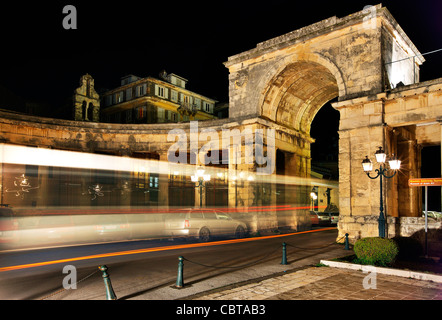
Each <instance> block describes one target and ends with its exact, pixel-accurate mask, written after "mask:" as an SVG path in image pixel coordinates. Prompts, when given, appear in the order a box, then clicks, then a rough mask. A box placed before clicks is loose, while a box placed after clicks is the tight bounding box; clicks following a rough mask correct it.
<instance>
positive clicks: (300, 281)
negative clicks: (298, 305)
mask: <svg viewBox="0 0 442 320" xmlns="http://www.w3.org/2000/svg"><path fill="white" fill-rule="evenodd" d="M368 275H369V274H368V273H363V272H361V271H356V270H345V269H338V268H333V267H307V268H305V269H303V270H299V271H295V272H292V273H288V274H285V275H282V276H276V277H273V278H270V279H266V280H263V281H259V282H255V283H250V284H246V285H242V286H239V287H236V288H235V287H233V288H229V289H227V290H219V291H218V290H215V291H214V292H211V293H210V292H209V293H206V294H202V295H199V296H194V297H193V299H195V300H442V284H441V283H435V282H431V281H423V280H416V279H408V278H403V277H397V276H389V275H383V274H377V275H376V280H375V282H373V280H371V281H367V280H366V281H365V283H368V285H366V286H369V287H371V288H367V289H365V288H364V278H365V277H367V276H368ZM372 279H373V278H372Z"/></svg>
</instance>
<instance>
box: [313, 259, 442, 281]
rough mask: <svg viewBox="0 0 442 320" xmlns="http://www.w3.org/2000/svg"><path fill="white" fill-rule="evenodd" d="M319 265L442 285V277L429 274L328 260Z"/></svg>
mask: <svg viewBox="0 0 442 320" xmlns="http://www.w3.org/2000/svg"><path fill="white" fill-rule="evenodd" d="M321 263H322V264H324V265H326V266H329V267H333V268H341V269H351V270H359V271H364V269H365V270H368V269H369V271H370V272H377V273H381V274H386V275H390V276H397V277H404V278H413V279H417V280H424V281H433V282H437V283H442V276H438V275H435V274H429V273H423V272H416V271H408V270H399V269H390V268H382V267H375V266H371V265H362V264H355V263H346V262H337V261H329V260H321Z"/></svg>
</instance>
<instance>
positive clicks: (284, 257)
mask: <svg viewBox="0 0 442 320" xmlns="http://www.w3.org/2000/svg"><path fill="white" fill-rule="evenodd" d="M281 264H282V265H286V264H287V244H286V243H285V242H283V243H282V260H281Z"/></svg>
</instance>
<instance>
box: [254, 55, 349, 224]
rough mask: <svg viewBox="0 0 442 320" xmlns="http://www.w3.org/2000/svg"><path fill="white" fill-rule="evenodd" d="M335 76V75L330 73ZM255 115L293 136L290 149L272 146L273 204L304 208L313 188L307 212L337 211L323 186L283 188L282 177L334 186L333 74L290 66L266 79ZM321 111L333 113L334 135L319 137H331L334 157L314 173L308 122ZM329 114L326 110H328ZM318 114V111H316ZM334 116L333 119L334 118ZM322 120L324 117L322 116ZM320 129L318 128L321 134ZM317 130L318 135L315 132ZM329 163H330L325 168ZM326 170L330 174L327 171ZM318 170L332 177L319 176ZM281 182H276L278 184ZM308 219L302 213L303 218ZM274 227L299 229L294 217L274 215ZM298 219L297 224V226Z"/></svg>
mask: <svg viewBox="0 0 442 320" xmlns="http://www.w3.org/2000/svg"><path fill="white" fill-rule="evenodd" d="M333 71H336V70H333ZM264 92H265V93H264V95H263V96H264V97H263V99H262V101H263V103H262V106H261V116H262V117H264V118H266V119H268V120H270V121H272V122H274V123H276V124H277V125H279V126H282V127H284V128H287V129H288V130H290V131H291V132H293V133H295V134H294V135H295V136H296V138H295V139H293V141H292V142H291V143H290V144H287V143H284V142H281V143H280V145H278V143H277V146H276V148H277V150H276V168H275V169H276V170H275V173H276V174H277V175H278V176H279V178H278V179H279V180H278V181H280V183H278V184H277V185H276V194H277V197H276V198H277V199H276V204H286V203H291V202H293V203H297V204H303V205H304V206H305V205H306V204H309V203H310V196H311V192H312V190H313V189H314V190H315V192H316V193H317V195H318V197H317V198H316V200H315V201H316V202H315V203H314V204H313V206H314V207H313V208H311V210H312V211H324V210H325V209H327V208H328V206H329V205H334V207H335V208H337V207H338V206H339V199H338V198H339V192H338V190H337V188H335V189H336V190H331V188H327V187H325V186H323V185H321V186H320V187H319V186H313V185H312V186H310V187H307V186H296V187H295V186H290V185H287V184H285V183H284V181H283V180H284V178H283V177H287V176H296V177H302V178H312V177H313V178H325V179H327V180H329V179H332V180H334V181H337V179H338V159H337V156H338V134H337V131H338V128H339V111H337V110H335V109H334V108H333V107H332V106H331V104H330V103H329V102H330V101H334V100H333V99H337V98H338V96H339V92H340V91H339V86H338V81H337V79H336V77H335V76H334V74H333V73H332V71H331V70H329V68H327V67H326V66H324V65H322V64H320V63H318V62H314V61H306V60H300V61H292V62H290V63H288V64H286V65H285V66H283V67H282V68H281V70H280V71H279V72H277V73H276V74H275V75H274V76H273V77H272V78H271V79H270V81H268V85H267V86H266V89H265V91H264ZM322 109H325V110H326V111H329V112H330V111H331V112H333V113H334V116H335V117H334V120H335V123H334V129H333V130H334V131H333V132H332V131H330V132H327V131H326V132H321V135H322V136H323V135H324V133H325V134H328V135H329V136H334V137H335V138H336V139H335V141H334V142H335V145H334V148H335V150H334V155H335V157H334V158H333V159H328V160H331V161H329V163H327V164H326V165H322V166H321V169H322V171H320V170H317V169H316V167H317V165H316V166H313V163H312V154H311V150H312V146H313V145H314V144H315V138H316V137H314V136H312V135H311V128H312V124H313V122H314V119H315V117H316V115H317V114H318V112H320V110H322ZM330 109H331V110H330ZM321 113H323V112H321ZM336 114H337V116H336ZM325 117H327V112H326V115H325ZM325 128H326V126H323V127H320V128H319V131H324V129H325ZM316 131H318V130H316ZM330 162H331V163H330ZM329 167H332V168H333V169H330V168H329ZM324 171H327V172H333V174H328V175H326V174H324ZM281 179H282V180H281ZM307 214H308V213H307ZM276 216H277V220H278V226H279V229H281V226H282V227H283V228H284V227H285V226H290V227H296V228H298V227H300V221H301V220H302V219H303V218H300V217H299V216H300V212H294V213H292V216H287V214H283V213H280V212H277V213H276ZM297 220H299V221H297Z"/></svg>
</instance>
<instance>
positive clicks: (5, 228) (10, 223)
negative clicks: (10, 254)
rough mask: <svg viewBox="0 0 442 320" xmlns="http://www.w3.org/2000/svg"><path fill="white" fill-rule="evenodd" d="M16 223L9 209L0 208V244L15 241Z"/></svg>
mask: <svg viewBox="0 0 442 320" xmlns="http://www.w3.org/2000/svg"><path fill="white" fill-rule="evenodd" d="M17 228H18V223H17V221H16V219H15V218H14V212H13V211H12V209H11V208H8V207H0V243H10V242H13V241H14V240H15V237H16V232H15V231H16V230H17Z"/></svg>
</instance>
